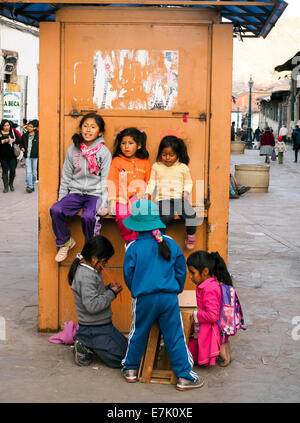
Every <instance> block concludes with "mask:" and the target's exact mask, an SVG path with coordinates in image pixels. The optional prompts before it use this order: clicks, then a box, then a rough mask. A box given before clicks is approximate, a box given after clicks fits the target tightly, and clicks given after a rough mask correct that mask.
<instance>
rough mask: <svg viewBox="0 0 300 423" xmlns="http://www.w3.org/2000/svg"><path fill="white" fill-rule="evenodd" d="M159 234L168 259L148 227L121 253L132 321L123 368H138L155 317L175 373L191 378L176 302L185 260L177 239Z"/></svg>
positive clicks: (187, 352)
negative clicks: (169, 257) (167, 259)
mask: <svg viewBox="0 0 300 423" xmlns="http://www.w3.org/2000/svg"><path fill="white" fill-rule="evenodd" d="M163 238H164V240H165V241H166V242H167V244H168V246H169V248H170V251H171V260H170V261H166V260H165V259H164V258H163V257H161V256H160V255H159V253H158V243H157V241H156V239H155V238H154V237H153V235H152V233H151V231H148V232H140V233H139V235H138V238H137V239H136V240H135V241H132V242H131V243H130V244H129V245H128V247H127V250H126V253H125V259H124V266H123V273H124V280H125V283H126V285H127V286H128V288H129V289H130V291H131V296H132V324H131V329H130V333H129V336H128V348H127V352H126V355H125V357H124V359H123V360H122V364H123V369H124V370H125V369H138V367H139V363H140V360H141V358H142V355H143V354H144V351H145V348H146V344H147V338H148V334H149V331H150V329H151V326H152V324H153V322H154V321H155V320H157V321H158V323H159V325H160V329H161V332H162V335H163V338H164V343H165V346H166V349H167V351H168V354H169V357H170V361H171V365H172V368H173V370H174V372H175V374H176V376H177V377H183V378H186V379H190V380H195V379H197V378H198V376H197V374H196V373H195V372H193V370H192V367H193V364H194V363H193V358H192V355H191V353H190V352H189V350H188V348H187V345H186V341H185V337H184V333H183V326H182V319H181V315H180V310H179V305H178V294H179V293H180V292H182V291H183V288H184V283H185V278H186V262H185V258H184V255H183V252H182V251H181V249H180V247H179V246H178V245H177V243H176V242H175V241H174V240H173V239H172V238H170V237H168V236H166V235H163Z"/></svg>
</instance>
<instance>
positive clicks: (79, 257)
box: [76, 253, 84, 260]
mask: <svg viewBox="0 0 300 423" xmlns="http://www.w3.org/2000/svg"><path fill="white" fill-rule="evenodd" d="M76 258H78V259H79V260H83V258H84V257H83V255H81V253H78V254H77V256H76Z"/></svg>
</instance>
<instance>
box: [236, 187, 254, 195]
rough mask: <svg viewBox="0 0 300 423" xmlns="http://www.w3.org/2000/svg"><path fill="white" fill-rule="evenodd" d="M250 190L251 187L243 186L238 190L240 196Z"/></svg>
mask: <svg viewBox="0 0 300 423" xmlns="http://www.w3.org/2000/svg"><path fill="white" fill-rule="evenodd" d="M249 189H251V187H245V186H243V187H241V188H240V189H239V190H238V194H239V195H243V194H245V192H247V191H249Z"/></svg>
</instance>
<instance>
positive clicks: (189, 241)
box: [146, 135, 197, 250]
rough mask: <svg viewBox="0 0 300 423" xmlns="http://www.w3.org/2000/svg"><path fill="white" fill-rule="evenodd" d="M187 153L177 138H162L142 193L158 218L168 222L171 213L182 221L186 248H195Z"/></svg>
mask: <svg viewBox="0 0 300 423" xmlns="http://www.w3.org/2000/svg"><path fill="white" fill-rule="evenodd" d="M189 161H190V159H189V156H188V153H187V148H186V145H185V144H184V142H183V140H182V139H181V138H177V137H175V136H173V135H169V136H166V137H164V138H163V139H162V140H161V142H160V145H159V148H158V154H157V158H156V163H154V165H153V166H152V169H151V174H150V179H149V182H148V186H147V189H146V194H147V195H148V196H152V197H153V201H156V202H158V206H159V212H160V217H161V220H162V221H163V223H164V224H165V225H167V224H168V223H170V222H171V221H172V219H173V218H174V215H175V214H178V215H179V216H181V217H182V218H183V219H184V220H185V224H186V232H187V236H186V240H185V245H186V248H187V249H189V250H192V249H193V248H194V247H195V239H196V235H195V234H196V226H197V216H196V212H195V210H194V209H193V208H192V206H191V204H190V202H189V200H188V197H189V195H190V193H191V191H192V187H193V182H192V179H191V175H190V171H189V168H188V166H187V165H188V164H189Z"/></svg>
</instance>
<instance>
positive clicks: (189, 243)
mask: <svg viewBox="0 0 300 423" xmlns="http://www.w3.org/2000/svg"><path fill="white" fill-rule="evenodd" d="M195 241H196V235H187V236H186V239H185V247H186V248H187V249H188V250H193V249H194V248H195Z"/></svg>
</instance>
